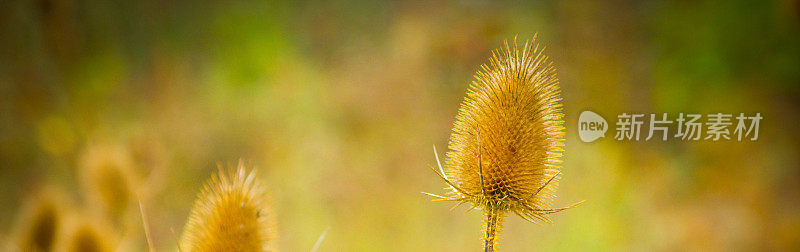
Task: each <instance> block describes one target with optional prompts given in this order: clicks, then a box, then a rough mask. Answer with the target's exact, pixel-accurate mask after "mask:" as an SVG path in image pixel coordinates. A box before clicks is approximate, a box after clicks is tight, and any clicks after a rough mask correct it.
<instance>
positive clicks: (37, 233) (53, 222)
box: [15, 188, 71, 251]
mask: <svg viewBox="0 0 800 252" xmlns="http://www.w3.org/2000/svg"><path fill="white" fill-rule="evenodd" d="M66 201H67V199H66V196H65V195H63V194H61V193H59V191H58V190H56V189H55V188H45V189H43V190H41V191H40V192H39V193H37V194H35V195H33V196H31V197H30V198H28V199H27V202H26V203H25V204H24V206H23V208H22V209H21V211H20V218H19V221H18V224H17V226H16V227H15V230H16V231H15V232H16V239H15V242H16V244H15V246H16V247H17V248H19V249H21V250H23V251H51V250H52V249H53V248H54V247H55V245H56V243H57V242H58V241H57V240H58V237H59V236H60V234H61V233H62V231H61V230H62V226H64V222H65V215H66V214H67V213H68V212H70V210H71V208H70V207H68V206H67V205H66V203H65V202H66Z"/></svg>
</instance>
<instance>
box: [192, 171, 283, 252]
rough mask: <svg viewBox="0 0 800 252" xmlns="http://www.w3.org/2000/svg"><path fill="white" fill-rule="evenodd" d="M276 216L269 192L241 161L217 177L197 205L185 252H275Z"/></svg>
mask: <svg viewBox="0 0 800 252" xmlns="http://www.w3.org/2000/svg"><path fill="white" fill-rule="evenodd" d="M273 215H274V213H273V212H272V210H271V209H270V208H269V206H268V199H267V195H266V192H265V191H264V189H263V187H262V185H261V184H260V183H259V182H258V181H257V179H256V173H255V172H254V171H250V172H248V171H247V170H246V169H245V167H244V164H243V163H242V162H241V161H240V162H239V165H238V166H237V168H236V169H223V168H222V166H221V165H220V167H219V174H218V175H213V176H212V177H211V180H210V181H208V182H207V183H206V184H205V185H204V186H203V190H202V192H201V193H200V194H199V195H198V198H197V200H196V201H195V203H194V207H193V208H192V212H191V214H190V215H189V221H188V222H187V223H186V227H185V228H184V233H183V237H182V238H181V243H180V249H181V250H182V251H275V250H277V248H276V238H277V234H276V231H275V218H274V216H273Z"/></svg>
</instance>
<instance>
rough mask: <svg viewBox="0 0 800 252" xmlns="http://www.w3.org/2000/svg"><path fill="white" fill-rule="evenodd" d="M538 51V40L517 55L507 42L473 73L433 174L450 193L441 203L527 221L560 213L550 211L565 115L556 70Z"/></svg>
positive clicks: (516, 51)
mask: <svg viewBox="0 0 800 252" xmlns="http://www.w3.org/2000/svg"><path fill="white" fill-rule="evenodd" d="M543 50H544V49H543V48H541V49H540V48H539V46H538V45H536V42H535V37H534V41H533V42H531V43H526V44H525V45H524V46H523V48H522V49H521V50H520V49H518V48H517V44H516V40H515V41H514V45H513V47H510V46H509V45H508V43H507V42H506V43H505V46H504V47H503V48H501V49H499V50H497V51H494V52H493V53H492V58H491V59H490V60H489V63H488V64H485V65H482V66H481V70H480V71H478V72H477V73H476V75H475V78H476V79H475V80H474V81H473V82H472V84H471V85H470V87H469V90H468V91H467V97H466V98H465V99H464V102H463V103H462V104H461V107H460V108H459V111H458V115H457V116H456V122H455V124H454V127H453V132H452V135H451V136H450V141H449V144H448V148H449V152H447V159H446V163H445V166H444V169H443V168H442V166H441V164H440V165H439V169H440V170H439V171H437V173H439V174H440V176H442V177H443V178H444V179H445V181H446V182H447V183H448V185H450V188H451V189H452V191H451V192H450V197H440V198H441V199H443V200H451V201H459V202H469V203H472V205H473V206H474V207H475V208H479V209H483V210H484V211H486V212H487V213H489V212H491V213H494V214H495V215H498V216H500V217H502V215H504V214H505V213H507V212H513V213H516V214H517V215H519V216H520V217H522V218H524V219H526V220H529V221H532V222H537V220H538V221H544V222H549V219H548V217H547V215H548V214H550V213H553V212H557V211H560V210H563V209H550V208H549V206H550V203H551V201H552V199H553V198H554V194H553V193H554V191H555V189H556V187H557V185H558V179H559V176H560V166H559V164H560V163H561V160H560V157H561V156H562V152H563V151H564V150H563V146H564V121H563V117H564V114H563V112H562V104H561V94H560V92H561V91H560V88H559V84H558V78H557V77H556V72H555V68H554V67H553V64H552V62H551V61H549V60H548V57H547V56H545V55H544V54H543ZM437 162H438V157H437ZM490 217H491V216H490ZM537 223H538V222H537ZM498 228H499V226H498Z"/></svg>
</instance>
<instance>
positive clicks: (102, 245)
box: [55, 214, 117, 252]
mask: <svg viewBox="0 0 800 252" xmlns="http://www.w3.org/2000/svg"><path fill="white" fill-rule="evenodd" d="M65 229H66V230H65V232H64V234H63V235H62V237H60V238H59V246H58V247H57V248H56V250H55V251H59V252H69V251H84V252H110V251H115V246H116V242H117V239H116V234H115V233H114V232H113V231H112V229H111V228H110V227H109V226H108V225H107V223H106V222H104V221H103V220H101V219H99V218H96V217H92V216H91V215H85V214H77V215H74V216H72V218H71V220H70V221H69V224H67V225H66V227H65Z"/></svg>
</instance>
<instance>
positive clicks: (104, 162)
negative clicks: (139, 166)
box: [79, 144, 138, 221]
mask: <svg viewBox="0 0 800 252" xmlns="http://www.w3.org/2000/svg"><path fill="white" fill-rule="evenodd" d="M79 173H80V179H81V180H80V181H81V186H82V188H83V192H84V194H85V195H86V196H87V198H88V200H89V203H91V204H92V205H91V206H92V208H94V209H97V210H100V212H101V213H102V214H103V215H105V216H106V217H109V218H110V219H112V220H114V221H123V217H124V216H125V215H126V214H127V213H128V210H129V208H130V207H131V205H132V203H133V200H134V198H135V195H136V193H135V191H136V185H137V184H138V178H137V176H136V175H135V174H134V173H133V171H132V164H131V159H130V153H129V152H128V151H127V149H125V148H123V147H121V146H116V145H106V144H91V145H90V146H89V147H88V148H87V150H86V153H85V154H84V156H83V159H82V163H81V166H80V172H79Z"/></svg>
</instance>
